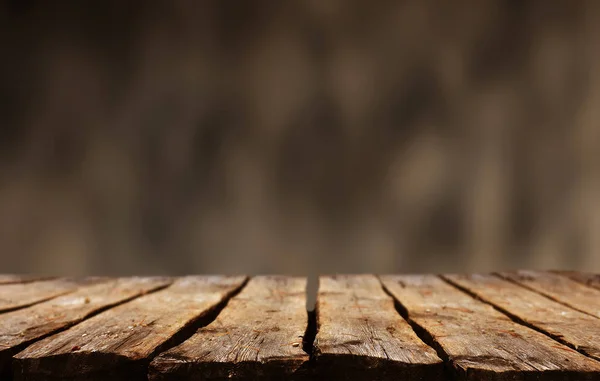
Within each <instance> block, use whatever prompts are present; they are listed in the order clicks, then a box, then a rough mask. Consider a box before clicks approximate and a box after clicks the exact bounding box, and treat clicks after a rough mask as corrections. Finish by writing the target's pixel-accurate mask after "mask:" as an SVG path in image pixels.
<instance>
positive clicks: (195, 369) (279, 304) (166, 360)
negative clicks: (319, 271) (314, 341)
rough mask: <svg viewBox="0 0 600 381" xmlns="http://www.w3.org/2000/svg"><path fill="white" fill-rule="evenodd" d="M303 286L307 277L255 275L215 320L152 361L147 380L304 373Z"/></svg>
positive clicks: (282, 376) (281, 376)
mask: <svg viewBox="0 0 600 381" xmlns="http://www.w3.org/2000/svg"><path fill="white" fill-rule="evenodd" d="M305 288H306V279H305V278H291V277H279V276H261V277H255V278H253V279H252V280H250V282H249V283H248V285H247V286H246V288H244V290H243V291H242V292H241V293H240V294H239V295H237V296H236V297H235V298H233V299H232V300H231V301H230V302H229V304H228V305H227V307H226V308H225V309H224V310H223V311H222V312H221V314H220V315H219V316H218V317H217V319H216V320H215V321H214V322H212V323H211V324H210V325H208V326H207V327H204V328H202V329H200V330H199V331H198V332H197V333H196V334H195V335H193V336H192V337H190V338H189V339H188V340H186V341H185V342H183V343H182V344H181V345H179V346H177V347H175V348H173V349H171V350H169V351H167V352H165V353H163V354H161V355H159V356H158V357H157V358H156V359H154V361H152V363H151V365H150V371H149V378H150V380H155V381H156V380H213V379H238V380H240V379H243V380H247V379H256V378H257V377H260V379H261V380H262V379H278V380H281V379H294V378H299V377H302V376H303V371H304V366H305V364H306V363H307V361H308V359H309V356H308V355H307V354H306V352H304V351H303V349H302V343H303V336H304V334H305V331H306V327H307V312H306V297H305Z"/></svg>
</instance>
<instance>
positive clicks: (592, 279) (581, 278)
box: [553, 271, 600, 289]
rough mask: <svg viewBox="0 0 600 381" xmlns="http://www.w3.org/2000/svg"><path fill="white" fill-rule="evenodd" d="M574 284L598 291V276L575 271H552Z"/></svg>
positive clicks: (599, 285)
mask: <svg viewBox="0 0 600 381" xmlns="http://www.w3.org/2000/svg"><path fill="white" fill-rule="evenodd" d="M553 272H554V273H557V274H560V275H563V276H566V277H567V278H570V279H573V280H574V281H576V282H579V283H583V284H585V285H588V286H590V287H594V288H598V289H600V274H592V273H580V272H577V271H553Z"/></svg>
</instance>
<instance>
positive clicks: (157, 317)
mask: <svg viewBox="0 0 600 381" xmlns="http://www.w3.org/2000/svg"><path fill="white" fill-rule="evenodd" d="M244 281H245V277H217V276H214V277H213V276H197V277H192V276H190V277H184V278H180V279H178V280H176V281H175V282H174V283H173V284H172V285H171V286H170V287H168V288H166V289H164V290H161V291H158V292H155V293H153V294H150V295H145V296H142V297H139V298H137V299H135V300H133V301H131V302H128V303H125V304H122V305H119V306H117V307H114V308H112V309H109V310H107V311H105V312H102V313H100V314H98V315H96V316H94V317H92V318H90V319H88V320H85V321H83V322H82V323H80V324H78V325H76V326H74V327H72V328H70V329H68V330H66V331H63V332H61V333H58V334H56V335H54V336H50V337H48V338H46V339H44V340H42V341H38V342H36V343H34V344H32V345H31V346H29V347H28V348H27V349H25V350H24V351H22V352H21V353H19V354H17V355H16V356H14V360H13V367H14V368H15V379H16V380H40V381H41V380H57V379H60V380H106V379H110V380H111V381H116V380H137V379H144V378H145V377H146V372H147V365H148V363H149V361H150V359H151V358H152V357H153V356H154V355H155V354H156V353H158V352H160V351H162V350H164V348H165V346H168V345H170V344H171V340H173V339H174V338H175V339H177V338H178V334H181V333H185V334H187V332H186V330H185V329H186V328H188V329H189V328H193V324H194V323H195V322H198V321H199V319H202V318H205V317H207V315H209V314H210V313H211V312H212V311H214V309H215V308H217V307H218V306H219V305H220V304H221V303H222V302H224V301H225V300H226V299H227V298H228V297H229V296H230V295H231V294H232V293H234V292H235V291H236V290H237V289H239V288H240V287H241V286H242V285H243V283H244Z"/></svg>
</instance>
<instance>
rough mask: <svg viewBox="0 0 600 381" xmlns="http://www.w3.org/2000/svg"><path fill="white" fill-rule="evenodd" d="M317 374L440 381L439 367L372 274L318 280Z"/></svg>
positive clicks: (358, 378)
mask: <svg viewBox="0 0 600 381" xmlns="http://www.w3.org/2000/svg"><path fill="white" fill-rule="evenodd" d="M319 281H320V285H319V292H318V295H317V308H316V312H317V328H318V330H317V335H316V340H315V343H314V354H315V364H316V369H317V370H316V372H317V373H318V374H319V375H320V376H324V375H326V376H327V377H330V378H331V379H336V380H337V379H344V380H373V379H377V380H398V379H410V380H413V379H414V380H441V379H443V362H442V360H441V359H440V358H439V357H438V356H437V354H436V352H435V350H434V349H432V348H431V347H429V346H428V345H426V344H425V343H424V342H423V341H421V339H419V337H418V336H417V335H416V333H415V332H414V331H413V329H412V328H411V326H410V325H409V324H408V323H407V322H406V321H405V320H404V319H403V318H402V316H401V315H400V314H399V313H398V311H396V308H395V306H394V300H393V299H392V298H391V297H390V296H389V295H387V294H386V293H385V291H384V290H383V288H382V286H381V283H380V282H379V280H378V279H377V278H376V277H375V276H373V275H350V276H323V277H321V278H320V279H319Z"/></svg>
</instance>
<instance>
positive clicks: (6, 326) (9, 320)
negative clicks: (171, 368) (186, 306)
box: [0, 277, 170, 376]
mask: <svg viewBox="0 0 600 381" xmlns="http://www.w3.org/2000/svg"><path fill="white" fill-rule="evenodd" d="M168 284H170V280H169V279H168V278H152V277H150V278H138V277H132V278H121V279H114V280H111V281H106V282H101V283H99V284H93V285H89V286H84V287H80V288H79V289H78V290H77V291H75V292H72V293H70V294H67V295H63V296H59V297H57V298H55V299H51V300H48V301H45V302H42V303H39V304H36V305H33V306H31V307H28V308H24V309H20V310H17V311H12V312H7V313H5V314H1V315H0V375H4V376H6V375H7V373H9V371H10V370H9V365H10V357H11V356H12V355H14V354H16V353H17V352H19V351H21V350H22V349H24V348H25V346H27V345H28V344H30V343H32V342H34V341H35V340H38V339H40V338H43V337H45V336H48V335H49V334H52V333H54V332H57V331H59V330H61V329H65V328H67V327H69V326H72V325H74V324H76V323H78V322H80V321H82V320H83V319H85V318H86V317H88V316H90V315H91V314H93V313H96V312H98V311H100V310H102V309H104V308H107V307H111V306H113V305H115V304H117V303H121V302H124V301H127V300H129V299H131V298H134V297H136V296H140V295H142V294H145V293H147V292H150V291H153V290H156V289H158V288H160V287H164V286H167V285H168Z"/></svg>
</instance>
